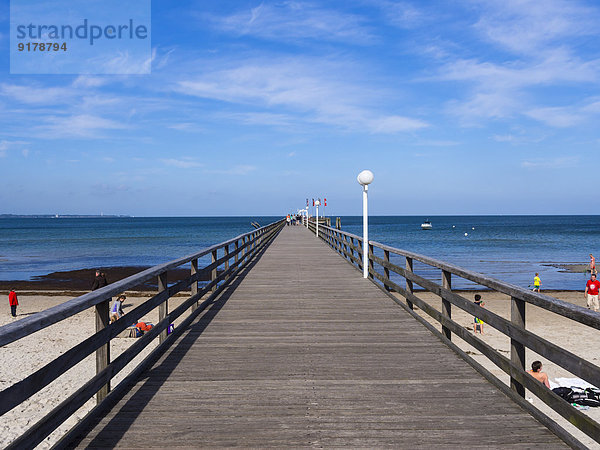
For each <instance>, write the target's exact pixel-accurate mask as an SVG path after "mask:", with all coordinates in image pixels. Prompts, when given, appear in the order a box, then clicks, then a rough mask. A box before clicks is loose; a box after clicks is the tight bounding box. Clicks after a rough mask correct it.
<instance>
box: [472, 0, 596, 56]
mask: <svg viewBox="0 0 600 450" xmlns="http://www.w3.org/2000/svg"><path fill="white" fill-rule="evenodd" d="M481 5H482V15H481V18H480V19H479V21H478V22H477V23H476V24H475V28H476V29H477V30H478V31H479V32H481V34H482V35H484V36H485V37H486V38H487V39H489V40H490V41H491V42H494V43H496V44H499V45H500V46H502V47H504V48H506V49H508V50H510V51H513V52H516V53H521V54H539V52H540V51H544V50H548V49H549V48H551V47H554V48H555V47H556V43H557V41H559V40H560V41H564V40H565V39H566V38H573V37H578V36H590V35H598V26H597V24H598V21H599V19H600V15H599V13H598V11H597V10H595V9H592V8H588V7H584V6H581V4H579V3H578V2H575V1H570V0H545V1H543V2H540V1H537V0H512V1H488V2H482V3H481ZM561 43H562V42H561Z"/></svg>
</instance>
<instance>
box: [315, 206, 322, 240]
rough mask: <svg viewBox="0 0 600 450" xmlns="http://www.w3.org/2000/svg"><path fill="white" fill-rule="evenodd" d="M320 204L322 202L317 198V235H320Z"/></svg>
mask: <svg viewBox="0 0 600 450" xmlns="http://www.w3.org/2000/svg"><path fill="white" fill-rule="evenodd" d="M320 204H321V202H320V201H319V200H317V201H316V202H315V206H316V207H317V213H316V215H317V225H316V228H315V229H316V230H317V231H316V233H315V235H316V236H317V237H319V205H320Z"/></svg>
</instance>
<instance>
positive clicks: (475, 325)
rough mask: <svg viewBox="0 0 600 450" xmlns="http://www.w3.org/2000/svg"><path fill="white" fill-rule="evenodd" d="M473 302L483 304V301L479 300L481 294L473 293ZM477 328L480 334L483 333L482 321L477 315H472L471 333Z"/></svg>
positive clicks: (475, 331)
mask: <svg viewBox="0 0 600 450" xmlns="http://www.w3.org/2000/svg"><path fill="white" fill-rule="evenodd" d="M475 304H476V305H478V306H484V305H485V302H483V301H482V300H481V295H479V294H475ZM477 330H479V332H480V333H481V334H484V333H483V321H482V320H481V319H480V318H479V317H474V321H473V333H477Z"/></svg>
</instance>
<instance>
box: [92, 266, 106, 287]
mask: <svg viewBox="0 0 600 450" xmlns="http://www.w3.org/2000/svg"><path fill="white" fill-rule="evenodd" d="M104 286H108V281H106V275H104V274H103V273H102V272H100V269H98V270H96V278H94V284H92V291H95V290H96V289H100V288H102V287H104Z"/></svg>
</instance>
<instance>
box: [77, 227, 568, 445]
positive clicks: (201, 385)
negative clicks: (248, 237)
mask: <svg viewBox="0 0 600 450" xmlns="http://www.w3.org/2000/svg"><path fill="white" fill-rule="evenodd" d="M249 267H252V269H251V270H249V271H245V272H244V273H242V274H240V275H239V276H238V277H237V278H234V279H233V281H232V284H231V286H230V287H227V288H225V289H224V290H223V293H222V295H221V296H220V297H219V298H218V299H217V300H216V301H215V302H214V303H213V304H211V306H210V307H208V308H207V309H206V310H205V311H204V312H203V313H202V315H201V316H199V317H198V319H197V320H196V321H195V322H194V323H193V324H191V325H190V326H189V327H188V328H187V329H185V330H181V336H180V337H179V338H178V339H177V342H176V343H175V344H173V345H172V346H171V347H170V348H169V350H168V351H167V352H166V353H165V354H164V355H163V356H162V357H161V358H160V359H159V360H158V361H157V362H156V363H155V364H154V365H153V367H152V368H150V369H149V370H148V371H146V372H145V373H144V374H143V376H142V377H141V378H140V379H139V380H138V381H137V382H136V384H135V386H134V387H133V388H132V389H131V390H130V391H129V392H128V393H127V394H126V395H125V396H124V397H123V398H122V399H121V400H120V401H119V402H118V403H116V404H115V405H114V407H112V408H111V409H110V411H109V413H108V414H107V415H106V416H105V417H102V418H99V419H98V420H97V423H96V424H95V425H94V426H90V427H88V428H87V429H85V430H83V431H82V433H81V434H80V435H79V436H78V437H77V439H76V440H75V441H74V444H77V445H78V446H80V447H99V446H104V447H116V446H119V447H131V446H135V445H137V443H139V442H143V443H144V446H145V447H160V446H164V443H165V442H168V443H169V446H172V447H197V446H199V445H201V446H203V447H217V446H227V447H230V446H244V447H292V446H293V447H315V446H316V447H318V446H321V447H338V446H344V447H357V448H359V447H362V448H365V447H370V448H376V447H383V446H393V447H404V448H411V447H416V446H421V447H429V446H443V447H459V446H460V447H469V445H471V444H472V446H473V447H475V446H478V447H479V448H481V447H502V446H515V447H517V446H523V447H526V446H533V445H535V446H540V447H543V448H564V444H563V443H562V442H561V441H560V440H559V439H558V438H557V437H556V436H555V435H553V434H552V433H550V432H549V431H548V429H546V428H545V427H544V426H542V425H541V424H540V423H539V422H537V421H536V420H535V419H533V418H532V417H531V416H530V415H529V414H527V413H526V412H525V411H523V410H522V409H521V407H520V406H519V405H517V404H516V403H514V402H513V401H512V400H510V399H509V398H508V397H506V396H505V395H504V394H502V393H501V392H499V391H498V390H497V389H496V388H495V387H493V386H492V385H491V384H489V382H487V381H486V380H485V379H484V378H482V377H481V376H480V375H479V374H478V373H477V372H476V371H475V370H474V369H473V368H472V367H471V366H469V365H468V364H467V363H465V362H464V361H463V360H462V359H461V358H460V357H458V356H457V355H456V354H455V353H454V352H453V351H452V350H450V349H449V348H448V347H447V346H445V345H444V344H442V343H441V342H440V341H439V340H438V338H436V337H435V336H433V335H432V334H431V333H430V332H429V331H428V330H427V329H426V328H425V327H423V326H422V325H421V324H420V323H418V322H417V321H415V320H414V318H413V317H412V316H410V315H409V314H408V313H407V312H405V311H404V310H402V309H401V308H399V307H397V306H396V305H395V304H394V303H393V302H391V301H390V300H389V299H388V298H387V296H385V294H383V293H382V292H381V291H380V290H379V289H378V288H377V287H376V286H375V285H374V284H373V283H372V282H370V281H369V280H364V279H362V277H360V276H359V274H358V273H357V272H356V270H355V269H353V268H352V267H351V266H350V265H349V264H347V263H346V262H345V261H344V260H343V259H342V258H340V257H339V255H337V254H336V252H335V251H333V250H330V249H329V248H328V247H327V246H326V244H325V243H324V242H322V241H320V240H318V239H315V238H314V235H312V234H311V233H310V232H309V231H307V230H306V229H304V228H303V227H284V229H283V230H282V231H281V233H280V234H279V237H278V238H277V239H276V240H275V241H274V242H273V243H272V244H271V245H270V246H269V247H268V249H267V250H266V251H265V253H264V254H263V255H262V256H261V257H260V258H259V259H257V260H254V261H252V263H251V264H250V265H249ZM178 328H179V327H178ZM482 404H485V408H482V407H481V405H482ZM498 430H502V432H498Z"/></svg>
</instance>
